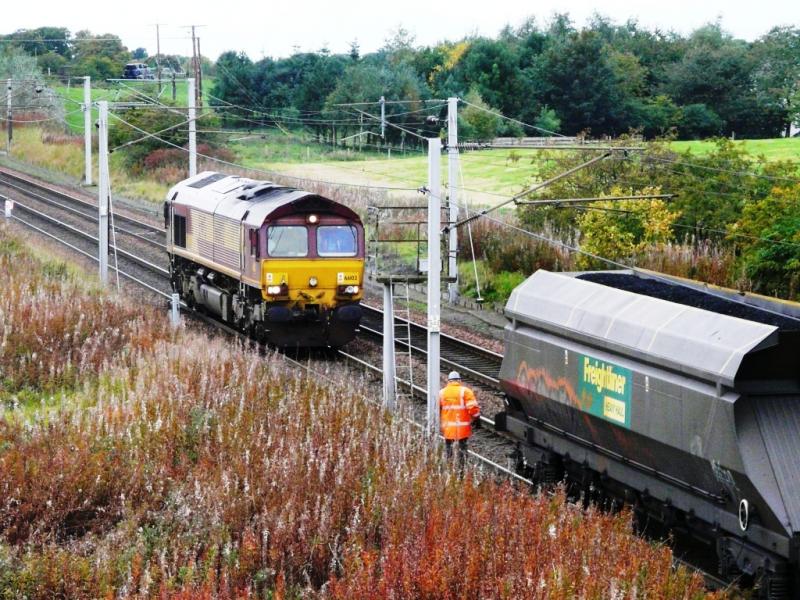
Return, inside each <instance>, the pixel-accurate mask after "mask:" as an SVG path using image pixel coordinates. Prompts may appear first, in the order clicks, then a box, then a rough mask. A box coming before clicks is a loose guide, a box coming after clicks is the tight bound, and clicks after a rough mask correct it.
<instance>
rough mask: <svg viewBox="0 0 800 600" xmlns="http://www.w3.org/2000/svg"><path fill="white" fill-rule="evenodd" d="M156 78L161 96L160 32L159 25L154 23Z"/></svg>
mask: <svg viewBox="0 0 800 600" xmlns="http://www.w3.org/2000/svg"><path fill="white" fill-rule="evenodd" d="M156 77H157V78H158V93H159V94H161V32H160V31H159V23H156Z"/></svg>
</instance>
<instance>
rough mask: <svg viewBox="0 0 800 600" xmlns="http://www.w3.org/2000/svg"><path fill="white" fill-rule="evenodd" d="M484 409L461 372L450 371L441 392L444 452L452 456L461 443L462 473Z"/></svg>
mask: <svg viewBox="0 0 800 600" xmlns="http://www.w3.org/2000/svg"><path fill="white" fill-rule="evenodd" d="M480 416H481V409H480V407H479V406H478V401H477V400H476V399H475V394H474V393H473V391H472V390H471V389H469V388H468V387H467V386H465V385H464V384H463V383H461V375H459V374H458V372H457V371H451V372H450V374H449V375H448V376H447V385H446V386H445V387H444V389H442V391H441V392H439V417H440V419H439V420H440V423H441V426H442V435H443V436H444V444H445V446H444V447H445V454H446V456H447V458H448V460H451V459H452V457H453V445H454V444H457V445H458V454H457V462H458V472H459V474H463V472H464V464H465V462H466V458H467V440H469V437H470V436H471V435H472V425H473V423H474V424H476V426H479V425H480Z"/></svg>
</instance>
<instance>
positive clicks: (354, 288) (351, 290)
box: [344, 285, 358, 294]
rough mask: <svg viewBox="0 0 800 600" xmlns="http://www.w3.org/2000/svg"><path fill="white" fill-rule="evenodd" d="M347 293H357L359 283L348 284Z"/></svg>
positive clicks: (345, 291) (345, 290)
mask: <svg viewBox="0 0 800 600" xmlns="http://www.w3.org/2000/svg"><path fill="white" fill-rule="evenodd" d="M344 293H345V294H357V293H358V286H357V285H348V286H347V287H346V288H344Z"/></svg>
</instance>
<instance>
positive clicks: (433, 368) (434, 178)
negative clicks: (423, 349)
mask: <svg viewBox="0 0 800 600" xmlns="http://www.w3.org/2000/svg"><path fill="white" fill-rule="evenodd" d="M441 159H442V140H440V139H439V138H438V137H437V138H428V420H427V424H428V433H429V434H430V435H434V434H436V432H437V431H438V430H439V387H440V386H439V330H440V323H441V302H442V295H441V294H442V288H441V275H442V257H441V220H442V215H441V206H442V204H441V202H442V201H441V198H442V196H441V193H442V181H441Z"/></svg>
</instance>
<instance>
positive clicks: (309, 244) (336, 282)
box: [164, 172, 364, 347]
mask: <svg viewBox="0 0 800 600" xmlns="http://www.w3.org/2000/svg"><path fill="white" fill-rule="evenodd" d="M164 223H165V227H166V228H167V253H168V254H169V259H170V272H171V278H172V286H173V289H174V290H175V291H176V292H178V293H179V294H180V296H181V298H182V299H183V300H184V301H185V302H186V303H187V304H188V305H189V306H191V307H199V308H201V309H203V310H205V311H207V312H209V313H212V314H213V315H215V316H216V317H217V318H219V319H221V320H222V321H225V322H227V323H230V324H231V325H233V326H235V327H237V328H239V329H241V330H242V331H246V332H248V333H250V334H251V335H253V337H255V338H256V339H259V340H262V341H265V342H268V343H271V344H275V345H277V346H283V347H290V346H294V347H311V346H331V347H339V346H342V345H343V344H346V343H347V342H349V341H350V340H352V339H353V337H355V334H356V329H357V327H358V323H359V321H360V319H361V307H360V305H359V302H360V300H361V297H362V293H363V292H362V284H363V276H364V228H363V226H362V223H361V220H360V219H359V217H358V215H357V214H356V213H355V212H353V211H352V210H350V209H349V208H347V207H346V206H343V205H341V204H339V203H337V202H334V201H332V200H329V199H327V198H323V197H322V196H318V195H316V194H312V193H309V192H304V191H301V190H296V189H292V188H287V187H283V186H279V185H275V184H274V183H270V182H268V181H254V180H251V179H246V178H242V177H234V176H230V175H225V174H223V173H213V172H204V173H201V174H199V175H197V176H195V177H191V178H189V179H186V180H185V181H182V182H180V183H179V184H177V185H176V186H175V187H173V188H172V189H171V190H170V191H169V193H168V195H167V201H166V203H165V204H164Z"/></svg>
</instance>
